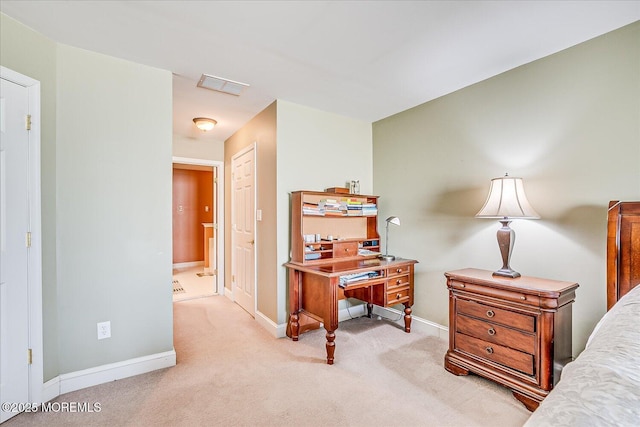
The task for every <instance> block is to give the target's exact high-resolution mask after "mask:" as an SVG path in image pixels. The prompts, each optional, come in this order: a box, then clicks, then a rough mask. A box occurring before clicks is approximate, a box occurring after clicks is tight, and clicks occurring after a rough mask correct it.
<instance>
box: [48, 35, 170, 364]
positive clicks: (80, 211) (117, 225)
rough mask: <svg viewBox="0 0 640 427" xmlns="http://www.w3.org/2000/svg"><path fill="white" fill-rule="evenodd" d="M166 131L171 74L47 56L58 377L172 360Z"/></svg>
mask: <svg viewBox="0 0 640 427" xmlns="http://www.w3.org/2000/svg"><path fill="white" fill-rule="evenodd" d="M171 123H172V94H171V73H170V72H168V71H164V70H158V69H154V68H150V67H146V66H142V65H138V64H134V63H131V62H127V61H123V60H119V59H115V58H111V57H108V56H104V55H100V54H96V53H92V52H88V51H85V50H81V49H76V48H73V47H68V46H65V45H58V127H57V162H56V163H57V166H58V168H57V171H58V173H57V201H58V203H57V206H58V210H57V228H58V306H59V313H58V319H59V337H60V341H59V343H60V350H59V351H60V372H61V373H66V372H73V371H77V370H81V369H85V368H89V367H94V366H99V365H103V364H107V363H112V362H117V361H123V360H127V359H131V358H135V357H140V356H145V355H150V354H155V353H160V352H164V351H170V350H172V349H173V312H172V293H171V291H170V289H171V281H172V271H171V254H172V250H171V161H172V156H171V133H172V124H171ZM107 320H108V321H111V335H112V337H111V338H110V339H105V340H100V341H98V340H97V339H96V324H97V322H102V321H107Z"/></svg>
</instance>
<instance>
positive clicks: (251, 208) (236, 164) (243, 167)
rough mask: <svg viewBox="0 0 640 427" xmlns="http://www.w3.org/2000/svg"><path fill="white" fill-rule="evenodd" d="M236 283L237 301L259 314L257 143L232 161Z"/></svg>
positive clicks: (247, 309)
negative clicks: (257, 285)
mask: <svg viewBox="0 0 640 427" xmlns="http://www.w3.org/2000/svg"><path fill="white" fill-rule="evenodd" d="M231 174H232V175H231V176H232V178H231V179H232V182H233V184H232V187H233V193H232V201H231V218H232V224H231V229H232V246H233V251H232V252H233V253H232V257H233V259H232V269H233V272H232V276H231V277H232V282H233V296H234V299H235V301H236V302H237V303H238V304H239V305H240V306H241V307H242V308H244V309H245V310H246V311H247V312H248V313H249V314H251V315H252V316H254V317H255V313H256V298H255V284H256V279H255V270H256V269H255V260H256V255H255V248H256V245H255V241H256V234H255V199H256V193H255V188H256V185H255V146H251V147H250V148H249V149H247V150H244V151H242V152H240V153H238V154H236V155H235V156H234V157H233V158H232V160H231Z"/></svg>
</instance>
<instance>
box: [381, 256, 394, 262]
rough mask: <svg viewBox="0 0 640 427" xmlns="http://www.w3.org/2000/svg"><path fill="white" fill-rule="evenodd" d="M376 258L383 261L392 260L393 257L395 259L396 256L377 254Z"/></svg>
mask: <svg viewBox="0 0 640 427" xmlns="http://www.w3.org/2000/svg"><path fill="white" fill-rule="evenodd" d="M378 258H380V259H381V260H384V261H393V260H394V259H396V256H395V255H378Z"/></svg>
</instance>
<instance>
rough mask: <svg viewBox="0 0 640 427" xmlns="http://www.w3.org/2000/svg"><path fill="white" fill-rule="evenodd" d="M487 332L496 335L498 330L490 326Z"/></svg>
mask: <svg viewBox="0 0 640 427" xmlns="http://www.w3.org/2000/svg"><path fill="white" fill-rule="evenodd" d="M487 333H488V334H489V335H495V334H496V330H495V329H493V328H489V330H488V331H487Z"/></svg>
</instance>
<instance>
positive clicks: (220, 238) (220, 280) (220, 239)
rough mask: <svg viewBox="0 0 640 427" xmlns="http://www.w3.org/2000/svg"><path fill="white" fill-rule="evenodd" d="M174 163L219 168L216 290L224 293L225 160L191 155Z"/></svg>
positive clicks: (215, 187)
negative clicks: (197, 157)
mask: <svg viewBox="0 0 640 427" xmlns="http://www.w3.org/2000/svg"><path fill="white" fill-rule="evenodd" d="M173 163H182V164H186V165H196V166H211V167H216V168H218V173H217V174H216V177H217V179H218V182H217V184H216V183H214V191H217V192H218V194H217V198H216V201H217V205H216V207H215V208H216V219H217V224H218V228H217V229H216V239H215V242H216V246H217V247H216V257H217V261H216V268H217V269H218V271H217V274H216V275H215V278H216V292H217V293H218V295H224V162H221V161H219V160H204V159H193V158H189V157H177V156H173Z"/></svg>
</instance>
